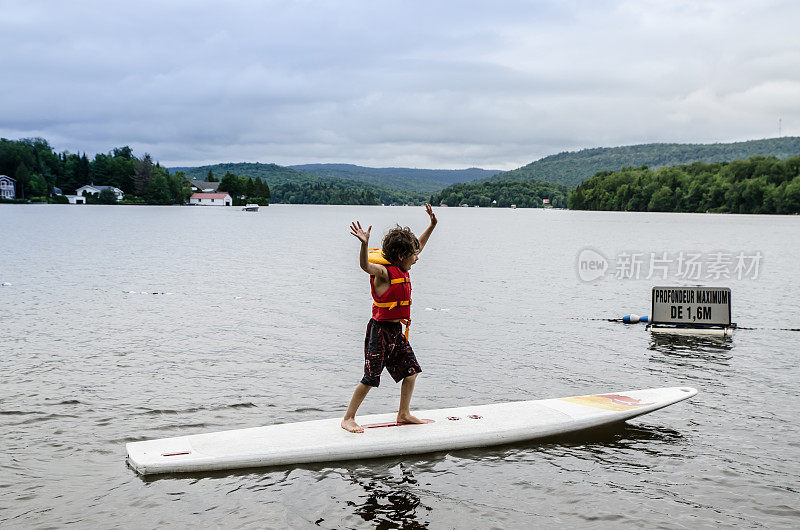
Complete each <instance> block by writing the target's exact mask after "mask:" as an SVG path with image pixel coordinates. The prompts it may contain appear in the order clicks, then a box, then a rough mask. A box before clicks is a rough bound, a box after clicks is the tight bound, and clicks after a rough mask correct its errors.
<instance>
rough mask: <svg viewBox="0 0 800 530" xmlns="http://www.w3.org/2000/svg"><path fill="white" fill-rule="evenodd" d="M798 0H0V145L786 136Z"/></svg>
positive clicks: (797, 117) (799, 111)
mask: <svg viewBox="0 0 800 530" xmlns="http://www.w3.org/2000/svg"><path fill="white" fill-rule="evenodd" d="M799 21H800V2H796V1H792V0H788V1H770V0H762V1H757V0H754V1H747V2H745V1H739V0H725V1H720V2H713V1H702V0H693V1H686V2H684V1H647V0H632V1H616V2H615V1H586V2H576V1H565V2H555V1H553V2H536V1H496V2H471V1H463V0H459V1H451V2H437V1H433V0H427V1H380V0H364V1H347V0H337V1H330V2H327V1H326V2H323V1H319V2H311V1H302V0H297V1H291V2H286V1H284V2H277V1H239V2H219V1H214V2H204V1H199V0H191V1H176V0H159V1H156V2H150V1H140V0H137V1H136V2H130V1H127V2H116V1H107V0H106V1H70V2H60V1H52V2H40V1H35V0H25V1H7V0H0V46H1V47H2V50H3V51H2V52H0V94H2V96H1V97H0V136H2V137H5V138H13V139H17V138H22V137H28V136H42V137H44V138H46V139H48V140H49V141H50V143H51V144H52V145H53V146H54V147H55V148H56V149H58V150H63V149H67V150H69V151H71V152H82V151H86V152H88V153H89V154H90V155H92V154H94V153H96V152H107V151H109V150H110V149H111V148H113V147H116V146H122V145H130V146H131V147H133V149H134V151H135V152H136V153H137V154H141V153H144V152H149V153H151V154H152V156H153V157H154V158H155V159H157V160H160V161H161V163H162V164H166V165H169V166H172V165H200V164H206V163H215V162H224V161H232V162H238V161H252V162H255V161H259V162H275V163H278V164H301V163H313V162H346V163H355V164H362V165H370V166H409V167H426V168H464V167H471V166H477V167H484V168H498V169H511V168H515V167H519V166H521V165H524V164H527V163H529V162H532V161H533V160H536V159H538V158H541V157H542V156H546V155H549V154H554V153H557V152H560V151H565V150H575V149H581V148H584V147H597V146H616V145H626V144H635V143H646V142H697V143H707V142H728V141H737V140H748V139H755V138H767V137H774V136H777V135H778V119H779V118H780V119H781V120H782V133H783V135H800V31H798V29H797V26H798V22H799Z"/></svg>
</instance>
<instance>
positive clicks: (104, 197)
mask: <svg viewBox="0 0 800 530" xmlns="http://www.w3.org/2000/svg"><path fill="white" fill-rule="evenodd" d="M97 202H98V203H100V204H117V194H116V193H115V192H114V190H112V189H110V188H105V189H103V190H101V191H100V195H99V196H98V197H97Z"/></svg>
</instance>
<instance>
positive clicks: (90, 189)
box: [70, 184, 125, 204]
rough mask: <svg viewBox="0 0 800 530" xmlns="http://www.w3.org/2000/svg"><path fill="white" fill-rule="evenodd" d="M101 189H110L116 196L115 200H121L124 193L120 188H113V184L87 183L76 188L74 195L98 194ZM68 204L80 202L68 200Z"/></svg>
mask: <svg viewBox="0 0 800 530" xmlns="http://www.w3.org/2000/svg"><path fill="white" fill-rule="evenodd" d="M103 190H111V191H113V192H114V194H115V195H116V196H117V200H118V201H121V200H122V198H123V197H124V196H125V194H124V193H123V192H122V190H121V189H119V188H115V187H114V186H95V185H94V184H87V185H86V186H81V187H80V188H78V189H77V190H75V195H77V196H78V197H82V196H83V195H84V193H86V194H89V193H91V194H97V195H100V192H101V191H103ZM70 204H81V203H73V202H72V201H70Z"/></svg>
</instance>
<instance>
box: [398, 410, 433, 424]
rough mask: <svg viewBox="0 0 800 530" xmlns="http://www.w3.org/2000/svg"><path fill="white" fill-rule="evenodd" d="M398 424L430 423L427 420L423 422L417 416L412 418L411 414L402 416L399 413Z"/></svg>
mask: <svg viewBox="0 0 800 530" xmlns="http://www.w3.org/2000/svg"><path fill="white" fill-rule="evenodd" d="M397 423H428V422H427V421H425V420H421V419H419V418H417V417H416V416H412V415H411V413H408V414H400V413H399V412H398V413H397Z"/></svg>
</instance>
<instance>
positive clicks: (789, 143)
mask: <svg viewBox="0 0 800 530" xmlns="http://www.w3.org/2000/svg"><path fill="white" fill-rule="evenodd" d="M754 155H764V156H772V157H775V158H779V159H781V160H785V159H787V158H789V157H790V156H795V155H800V137H796V136H791V137H784V138H769V139H765V140H751V141H748V142H734V143H726V144H723V143H718V144H642V145H628V146H622V147H598V148H594V149H583V150H582V151H576V152H564V153H559V154H557V155H551V156H547V157H544V158H542V159H541V160H537V161H536V162H533V163H531V164H528V165H526V166H523V167H521V168H518V169H514V170H512V171H504V172H502V173H498V174H497V175H494V176H493V177H491V178H490V179H489V180H544V181H549V182H559V183H561V184H566V185H568V186H570V187H572V186H577V185H578V184H580V183H581V182H583V181H584V180H586V179H588V178H589V177H591V176H592V175H594V174H595V173H598V172H600V171H618V170H620V169H622V168H623V167H640V166H648V167H650V168H651V169H657V168H660V167H665V166H672V165H679V164H691V163H693V162H729V161H731V160H739V159H744V158H749V157H751V156H754Z"/></svg>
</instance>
